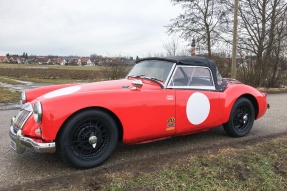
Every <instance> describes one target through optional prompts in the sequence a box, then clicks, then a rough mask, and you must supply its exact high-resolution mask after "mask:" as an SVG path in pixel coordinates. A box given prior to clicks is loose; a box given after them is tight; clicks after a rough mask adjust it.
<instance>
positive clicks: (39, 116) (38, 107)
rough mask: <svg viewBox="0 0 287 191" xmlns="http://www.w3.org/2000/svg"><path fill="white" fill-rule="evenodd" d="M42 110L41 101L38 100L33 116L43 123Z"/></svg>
mask: <svg viewBox="0 0 287 191" xmlns="http://www.w3.org/2000/svg"><path fill="white" fill-rule="evenodd" d="M42 112H43V110H42V105H41V102H39V101H37V102H36V103H35V104H34V107H33V116H34V119H35V121H36V122H37V123H42Z"/></svg>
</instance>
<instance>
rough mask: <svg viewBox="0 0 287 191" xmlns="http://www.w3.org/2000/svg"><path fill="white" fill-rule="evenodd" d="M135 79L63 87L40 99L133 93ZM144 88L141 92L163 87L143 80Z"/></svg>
mask: <svg viewBox="0 0 287 191" xmlns="http://www.w3.org/2000/svg"><path fill="white" fill-rule="evenodd" d="M134 80H135V79H121V80H112V81H102V82H93V83H86V84H75V85H72V86H70V85H69V86H68V87H67V86H66V85H63V86H62V88H61V87H60V88H59V89H56V90H54V91H51V92H48V93H46V94H44V95H42V96H41V97H40V99H49V98H54V97H59V96H65V95H70V94H74V93H88V92H100V91H131V88H132V87H133V85H132V82H133V81H134ZM142 81H143V86H142V88H141V90H152V89H160V88H161V87H160V86H159V85H158V84H156V83H154V82H152V81H148V80H142Z"/></svg>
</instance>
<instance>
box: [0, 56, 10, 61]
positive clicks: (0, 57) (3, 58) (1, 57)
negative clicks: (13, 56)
mask: <svg viewBox="0 0 287 191" xmlns="http://www.w3.org/2000/svg"><path fill="white" fill-rule="evenodd" d="M0 62H1V63H7V62H9V60H8V58H7V57H6V56H0Z"/></svg>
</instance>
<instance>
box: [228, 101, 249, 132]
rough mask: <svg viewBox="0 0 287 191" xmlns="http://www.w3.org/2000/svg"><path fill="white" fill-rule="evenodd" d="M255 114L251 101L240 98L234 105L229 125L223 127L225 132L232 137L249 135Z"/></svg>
mask: <svg viewBox="0 0 287 191" xmlns="http://www.w3.org/2000/svg"><path fill="white" fill-rule="evenodd" d="M254 119H255V112H254V107H253V105H252V103H251V101H250V100H249V99H247V98H239V99H238V100H237V101H236V102H235V103H234V105H233V107H232V110H231V113H230V117H229V120H228V122H227V123H225V124H224V125H223V127H224V130H225V132H226V133H227V134H228V135H229V136H232V137H243V136H245V135H247V134H248V133H249V132H250V130H251V128H252V126H253V123H254Z"/></svg>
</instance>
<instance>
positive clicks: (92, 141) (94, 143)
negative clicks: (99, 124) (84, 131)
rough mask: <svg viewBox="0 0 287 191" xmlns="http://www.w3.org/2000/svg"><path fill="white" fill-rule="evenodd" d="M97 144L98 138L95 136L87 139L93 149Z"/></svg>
mask: <svg viewBox="0 0 287 191" xmlns="http://www.w3.org/2000/svg"><path fill="white" fill-rule="evenodd" d="M97 142H98V138H97V137H96V136H95V135H93V134H91V136H90V138H89V143H90V144H91V145H92V146H93V148H96V146H97Z"/></svg>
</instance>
